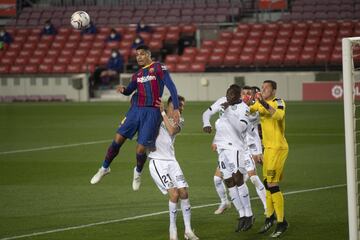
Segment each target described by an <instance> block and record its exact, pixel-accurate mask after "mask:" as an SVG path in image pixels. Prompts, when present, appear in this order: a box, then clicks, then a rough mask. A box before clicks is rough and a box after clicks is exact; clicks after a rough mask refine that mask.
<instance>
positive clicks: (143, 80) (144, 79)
mask: <svg viewBox="0 0 360 240" xmlns="http://www.w3.org/2000/svg"><path fill="white" fill-rule="evenodd" d="M153 80H156V77H155V76H153V75H150V76H143V77H138V78H137V82H138V83H146V82H149V81H153Z"/></svg>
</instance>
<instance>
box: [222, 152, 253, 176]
mask: <svg viewBox="0 0 360 240" xmlns="http://www.w3.org/2000/svg"><path fill="white" fill-rule="evenodd" d="M218 154H219V160H218V161H219V168H220V171H221V173H222V175H223V178H224V179H228V178H231V177H232V175H233V174H234V173H236V172H237V171H240V173H242V174H243V175H246V174H247V172H248V171H251V170H255V163H254V160H253V159H252V157H251V155H250V154H249V152H248V151H247V152H245V153H244V152H240V151H238V150H230V149H221V150H219V151H218Z"/></svg>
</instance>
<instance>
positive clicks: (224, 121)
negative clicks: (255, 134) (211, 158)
mask: <svg viewBox="0 0 360 240" xmlns="http://www.w3.org/2000/svg"><path fill="white" fill-rule="evenodd" d="M248 115H249V106H247V105H246V104H245V103H243V102H241V103H238V104H234V105H231V106H229V107H228V108H227V109H226V110H225V111H224V113H223V114H222V115H221V117H220V118H219V119H218V120H217V121H216V122H215V128H216V134H215V137H214V141H213V143H214V144H216V146H217V147H218V149H238V150H241V151H243V152H245V151H247V150H248V144H247V139H246V135H247V131H248V128H249V118H248Z"/></svg>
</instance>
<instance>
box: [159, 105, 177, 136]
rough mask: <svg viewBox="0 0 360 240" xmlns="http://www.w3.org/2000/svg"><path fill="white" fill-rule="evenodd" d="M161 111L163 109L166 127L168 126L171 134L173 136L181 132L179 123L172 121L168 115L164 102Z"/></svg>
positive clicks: (162, 113)
mask: <svg viewBox="0 0 360 240" xmlns="http://www.w3.org/2000/svg"><path fill="white" fill-rule="evenodd" d="M160 111H161V116H162V118H163V121H164V124H165V127H166V129H167V131H168V132H169V134H170V135H171V136H173V135H175V134H177V133H179V132H180V130H181V128H180V126H179V124H177V123H171V122H170V120H169V118H168V116H167V115H166V112H165V111H164V104H163V103H161V104H160Z"/></svg>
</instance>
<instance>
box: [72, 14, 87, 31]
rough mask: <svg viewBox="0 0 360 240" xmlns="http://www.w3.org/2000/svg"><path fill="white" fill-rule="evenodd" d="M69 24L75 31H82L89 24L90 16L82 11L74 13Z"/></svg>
mask: <svg viewBox="0 0 360 240" xmlns="http://www.w3.org/2000/svg"><path fill="white" fill-rule="evenodd" d="M70 23H71V25H72V26H73V27H74V28H75V29H78V30H81V29H84V28H86V27H87V26H88V25H89V24H90V16H89V14H87V12H84V11H77V12H74V13H73V15H71V21H70Z"/></svg>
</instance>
